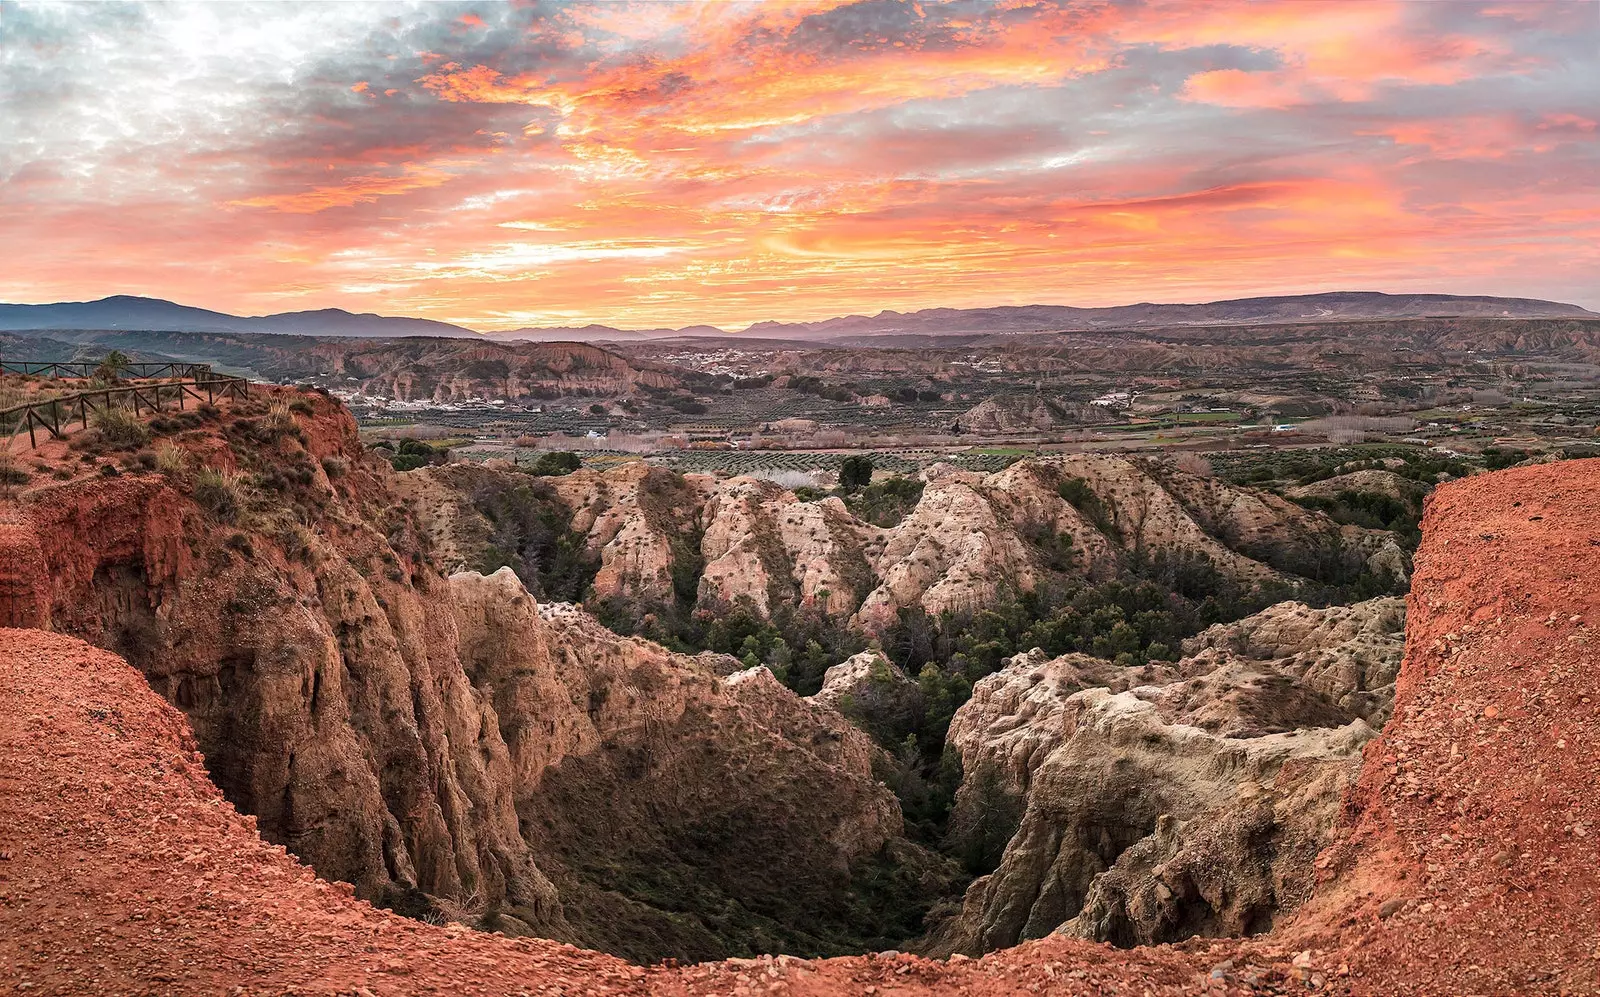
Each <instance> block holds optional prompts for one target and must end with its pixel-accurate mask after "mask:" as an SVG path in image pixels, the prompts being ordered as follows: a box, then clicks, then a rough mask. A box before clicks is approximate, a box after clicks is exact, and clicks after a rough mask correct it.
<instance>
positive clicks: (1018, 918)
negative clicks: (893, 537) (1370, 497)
mask: <svg viewBox="0 0 1600 997" xmlns="http://www.w3.org/2000/svg"><path fill="white" fill-rule="evenodd" d="M1403 628H1404V612H1403V605H1402V604H1401V602H1400V600H1397V599H1375V600H1371V601H1369V602H1365V603H1361V604H1358V605H1356V606H1348V607H1335V608H1332V609H1327V610H1312V609H1309V608H1308V607H1306V606H1304V605H1302V604H1299V603H1283V604H1280V605H1278V606H1273V607H1271V608H1269V609H1267V610H1265V611H1263V612H1261V613H1258V614H1256V615H1255V616H1251V617H1248V618H1246V619H1244V620H1241V621H1238V622H1237V623H1234V624H1228V625H1219V626H1216V627H1212V628H1211V629H1209V630H1207V631H1205V633H1204V634H1202V635H1201V636H1200V637H1197V638H1195V639H1194V640H1192V641H1190V642H1189V643H1188V645H1186V648H1185V650H1186V652H1187V654H1188V656H1186V657H1185V658H1184V659H1183V660H1182V661H1180V662H1178V663H1177V664H1176V665H1174V666H1166V665H1160V664H1152V665H1148V666H1144V667H1142V668H1137V669H1134V668H1119V667H1117V666H1115V665H1113V664H1112V663H1110V662H1107V661H1102V660H1099V659H1096V658H1091V657H1088V656H1085V655H1067V656H1064V657H1061V658H1056V659H1053V660H1047V659H1046V658H1045V656H1044V655H1043V654H1041V653H1039V652H1037V651H1035V652H1033V653H1031V654H1027V655H1019V656H1018V657H1017V658H1015V659H1013V660H1012V661H1011V662H1010V663H1008V665H1007V666H1006V667H1005V668H1004V669H1003V670H1002V671H1000V672H998V673H996V674H994V675H991V676H989V677H988V678H985V679H983V680H981V681H980V682H978V683H977V685H976V687H975V688H974V690H973V697H972V699H971V701H969V702H968V703H967V704H966V705H965V706H963V707H962V708H961V710H959V711H958V712H957V714H956V716H955V718H954V720H952V722H951V725H950V737H949V743H950V744H951V745H952V746H953V747H954V748H955V749H956V750H957V751H959V752H960V754H961V758H962V763H963V771H964V773H965V778H964V780H963V783H962V786H961V789H960V791H959V794H958V797H957V805H956V810H955V812H954V814H953V815H952V819H951V825H952V828H953V831H954V833H956V834H957V835H967V836H977V837H980V838H981V837H989V838H992V837H994V836H996V835H998V836H999V837H1001V838H1008V839H1009V840H1007V841H1006V843H1005V845H1004V851H1003V854H1002V855H1001V857H1000V859H999V862H998V867H997V868H996V869H995V871H994V872H993V873H991V874H989V875H987V876H985V877H983V878H980V879H979V880H977V881H976V882H974V883H973V885H972V886H971V887H970V888H969V890H968V892H967V897H966V901H965V903H964V906H963V910H962V912H961V914H960V915H959V917H957V918H955V919H953V920H952V921H951V922H950V923H948V924H946V925H943V926H941V927H940V928H939V929H938V931H936V933H935V935H934V936H933V939H932V944H933V947H934V949H935V950H936V951H961V952H967V953H969V954H976V953H978V952H982V951H987V950H989V949H992V948H997V947H1004V946H1009V945H1014V944H1016V943H1017V942H1018V941H1020V940H1022V939H1026V938H1037V937H1041V936H1043V935H1045V934H1048V933H1049V932H1051V931H1057V930H1059V931H1064V932H1066V933H1069V934H1075V935H1077V936H1079V937H1083V938H1089V939H1092V940H1096V941H1114V942H1116V943H1118V944H1122V945H1130V944H1153V943H1157V942H1163V941H1173V940H1177V939H1181V938H1184V937H1187V936H1189V935H1193V934H1202V935H1232V934H1247V933H1253V932H1257V931H1263V930H1266V929H1268V928H1270V927H1271V925H1272V924H1273V923H1274V921H1275V919H1277V918H1279V917H1281V916H1282V915H1283V913H1284V912H1287V911H1292V910H1293V909H1294V908H1295V907H1296V906H1297V905H1298V904H1299V903H1300V902H1302V901H1303V900H1304V898H1305V897H1306V895H1307V894H1308V893H1309V889H1310V884H1311V882H1312V874H1313V870H1312V864H1311V863H1312V860H1313V858H1314V857H1315V855H1316V853H1317V851H1318V849H1319V848H1320V847H1321V846H1322V844H1323V843H1324V840H1325V836H1326V834H1327V832H1328V831H1329V829H1330V828H1331V827H1332V825H1333V822H1334V818H1335V816H1336V814H1337V808H1338V801H1339V798H1340V794H1341V793H1342V792H1343V791H1344V790H1345V789H1346V787H1347V785H1348V783H1349V781H1350V780H1351V779H1352V778H1353V777H1354V774H1355V768H1356V764H1357V757H1358V755H1357V753H1358V751H1359V749H1360V747H1361V746H1362V744H1364V743H1365V742H1366V740H1367V739H1368V738H1370V737H1371V736H1372V734H1373V729H1374V728H1373V726H1372V725H1369V723H1368V722H1367V720H1371V721H1372V722H1373V724H1380V723H1381V719H1380V717H1381V716H1382V715H1383V714H1384V713H1385V711H1386V708H1387V703H1388V701H1389V698H1390V696H1391V695H1392V681H1393V675H1394V670H1395V668H1396V667H1397V666H1398V662H1399V656H1400V650H1401V640H1402V636H1401V635H1402V632H1403ZM1363 717H1365V718H1366V719H1363ZM975 844H976V846H977V847H978V849H979V851H980V852H981V851H984V850H986V849H988V848H992V842H984V841H979V842H976V843H975Z"/></svg>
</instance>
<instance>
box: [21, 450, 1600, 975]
mask: <svg viewBox="0 0 1600 997" xmlns="http://www.w3.org/2000/svg"><path fill="white" fill-rule="evenodd" d="M1597 473H1600V470H1597V468H1596V466H1595V464H1594V463H1593V462H1572V463H1566V464H1559V465H1544V466H1538V467H1532V468H1527V469H1520V470H1515V471H1509V472H1502V473H1499V474H1495V475H1492V476H1488V477H1481V478H1475V479H1473V480H1471V481H1467V482H1462V483H1457V484H1451V485H1447V486H1445V487H1443V488H1441V489H1440V490H1439V492H1438V494H1436V495H1435V497H1434V498H1433V500H1432V501H1431V502H1430V503H1429V508H1428V516H1427V521H1426V523H1425V527H1424V541H1423V546H1422V549H1421V551H1420V553H1419V555H1418V558H1417V566H1418V573H1417V577H1416V579H1415V587H1414V593H1413V596H1412V598H1411V600H1410V619H1409V620H1408V629H1409V635H1410V636H1409V640H1408V643H1407V653H1406V656H1405V660H1404V662H1403V664H1402V665H1401V668H1400V673H1399V681H1398V683H1397V686H1396V692H1395V708H1394V719H1393V720H1392V721H1391V722H1390V723H1389V725H1388V726H1387V727H1386V729H1385V730H1384V731H1383V733H1382V734H1381V735H1380V736H1379V737H1378V738H1377V739H1375V740H1373V741H1371V742H1369V743H1368V745H1367V747H1366V748H1365V750H1364V751H1363V752H1362V756H1361V757H1362V761H1361V768H1360V776H1359V779H1358V780H1357V782H1356V786H1355V789H1354V790H1353V791H1351V792H1349V793H1348V794H1347V795H1345V796H1344V798H1343V803H1342V805H1341V807H1340V809H1339V812H1338V815H1337V818H1336V820H1335V825H1334V827H1333V829H1332V832H1331V835H1332V842H1333V843H1332V844H1331V845H1330V846H1328V847H1326V848H1324V849H1323V850H1322V852H1321V854H1320V856H1319V857H1318V858H1317V860H1316V862H1315V870H1316V872H1315V876H1314V885H1313V886H1312V890H1311V895H1310V897H1309V899H1308V901H1307V902H1306V903H1305V904H1304V905H1302V906H1301V908H1300V910H1299V913H1298V914H1297V915H1296V916H1295V917H1294V918H1293V919H1292V920H1290V921H1289V922H1288V923H1286V924H1279V925H1275V926H1274V930H1273V933H1272V934H1270V935H1267V936H1265V937H1263V938H1260V939H1252V940H1244V941H1237V940H1234V941H1218V940H1210V941H1204V940H1202V941H1193V942H1189V943H1186V944H1184V945H1180V946H1162V947H1157V948H1135V949H1132V950H1129V951H1125V952H1121V951H1116V950H1108V949H1106V948H1103V947H1101V946H1098V945H1093V944H1089V943H1086V942H1084V941H1080V940H1076V939H1071V938H1065V937H1061V936H1053V937H1051V938H1048V939H1042V940H1039V941H1030V942H1025V943H1023V944H1021V945H1019V946H1017V947H1015V948H1011V949H1008V950H1005V951H1002V952H998V953H994V954H992V955H989V956H986V957H984V958H983V959H978V960H951V961H950V962H934V961H927V960H922V959H917V958H914V957H911V956H904V955H890V954H887V953H886V954H884V955H882V956H877V957H872V956H855V957H849V958H841V959H831V960H826V961H802V960H792V959H785V958H779V959H772V960H766V959H762V960H741V961H736V962H730V963H713V964H706V965H698V966H689V967H676V966H659V967H652V968H642V967H631V966H628V965H627V964H625V963H623V962H621V961H620V960H616V959H613V958H610V957H606V956H601V955H598V954H594V953H586V952H581V951H578V950H574V949H572V948H569V947H565V946H559V945H556V944H553V943H548V942H539V941H528V940H525V939H505V938H497V937H493V936H488V935H473V934H470V933H464V932H462V931H460V929H458V928H455V927H453V926H447V927H443V928H441V927H435V926H431V925H427V924H422V923H418V922H416V921H409V920H404V919H400V918H396V917H394V916H393V915H389V914H386V913H384V912H381V911H376V910H374V909H372V908H371V907H369V906H367V905H366V904H364V903H361V902H359V901H353V900H351V899H350V898H349V896H348V894H347V892H345V891H344V890H342V889H341V888H339V887H338V886H337V885H330V884H327V883H324V882H321V881H318V880H316V879H314V878H312V876H311V874H310V872H309V871H308V870H307V869H306V868H305V867H303V866H300V865H298V864H297V863H296V862H295V861H294V860H293V859H292V858H290V857H288V856H287V855H285V854H284V853H283V851H282V850H281V849H279V848H276V847H272V846H268V845H266V844H264V843H263V842H262V840H261V839H260V838H259V837H258V836H257V835H256V831H255V822H254V821H253V820H251V819H249V818H244V817H240V816H239V815H238V814H237V813H235V811H234V808H233V807H232V806H231V805H229V804H228V803H227V802H225V801H224V800H223V799H222V797H221V796H220V795H219V794H218V793H217V791H216V789H215V788H214V787H213V786H212V785H211V783H210V782H209V781H208V780H207V779H206V777H205V774H204V770H203V768H202V765H209V764H210V763H211V759H210V758H209V756H201V755H198V754H196V753H195V751H194V748H195V742H194V741H193V740H192V738H191V735H190V734H189V731H188V725H187V723H186V722H185V718H184V716H183V715H182V714H180V713H179V712H178V711H177V710H175V709H173V708H172V707H171V706H169V705H167V704H166V703H164V702H162V701H161V700H160V699H159V698H158V697H156V696H155V695H153V694H152V693H151V692H150V690H149V688H148V686H147V685H146V683H145V681H144V679H143V678H142V677H141V676H140V675H139V673H138V672H136V671H135V670H133V669H132V668H129V667H128V666H127V665H125V664H123V663H122V662H121V661H119V660H118V659H116V658H115V657H114V656H112V655H109V654H107V653H105V652H101V651H96V650H94V649H92V648H89V647H88V646H86V645H84V644H82V643H80V642H77V641H73V640H71V639H68V638H65V637H61V636H56V635H51V634H44V633H39V632H36V631H35V632H24V631H15V630H13V631H5V633H4V637H5V639H4V640H0V679H3V681H0V730H3V732H4V736H3V737H0V793H3V794H4V803H5V807H6V811H7V813H8V814H9V815H11V816H12V818H13V819H11V820H9V821H7V822H5V823H3V824H0V862H3V864H0V876H3V877H4V879H3V880H0V890H3V892H4V897H5V899H4V902H3V903H0V928H3V929H4V930H3V931H0V967H4V972H6V973H7V974H8V975H9V978H10V979H15V980H17V982H18V983H19V984H26V985H27V989H37V990H38V991H39V992H43V993H65V994H79V993H84V994H87V993H98V992H107V987H108V986H109V987H113V988H114V987H123V988H125V989H132V988H131V987H129V984H130V983H133V982H134V981H137V984H136V985H138V986H140V987H142V988H144V989H157V990H160V991H161V992H163V993H169V994H201V993H214V992H217V991H218V990H219V989H223V988H225V986H235V985H237V986H242V987H244V988H245V989H246V990H251V991H254V990H265V989H272V990H277V991H282V990H284V989H300V990H306V991H309V992H329V993H332V992H341V991H342V992H350V991H352V990H355V991H357V992H359V990H360V989H362V988H365V989H366V990H368V991H370V992H372V993H374V994H399V993H402V992H419V991H426V990H429V989H435V988H441V987H444V988H448V989H450V990H451V991H452V992H458V993H467V994H490V993H495V994H500V993H511V992H518V991H519V990H527V991H528V992H532V991H533V990H534V989H537V988H539V987H541V986H543V987H546V988H549V987H551V986H554V987H557V988H568V987H572V986H582V987H584V988H586V989H587V990H588V991H589V992H591V993H594V994H613V993H615V994H624V993H632V994H643V993H652V994H707V995H709V994H727V993H734V992H746V991H750V990H752V989H753V986H754V985H755V984H756V983H757V982H758V981H763V982H762V984H761V985H763V986H765V987H767V988H768V989H769V990H771V991H772V992H777V993H795V994H817V995H834V994H845V993H860V992H865V991H866V990H867V988H872V989H873V990H874V991H878V990H882V991H883V992H893V993H898V994H902V995H905V997H914V995H919V994H924V993H928V994H931V993H950V992H958V991H960V992H966V993H971V994H974V995H979V997H988V995H996V994H1002V993H1015V992H1017V991H1018V990H1023V991H1045V990H1047V991H1048V992H1051V993H1058V994H1067V995H1078V994H1104V993H1109V992H1121V991H1124V990H1127V989H1129V988H1130V987H1131V988H1132V989H1134V990H1135V991H1143V992H1149V993H1151V994H1179V993H1195V992H1206V993H1216V994H1246V993H1263V992H1283V991H1285V990H1288V989H1295V990H1304V989H1307V988H1308V987H1309V988H1310V989H1315V990H1317V991H1319V992H1332V993H1350V994H1380V993H1381V994H1449V993H1511V992H1516V993H1530V994H1532V993H1541V994H1542V993H1548V994H1557V993H1593V992H1596V991H1597V990H1600V976H1597V975H1596V970H1595V966H1594V962H1593V959H1592V955H1593V953H1594V951H1595V948H1596V945H1597V944H1600V929H1597V927H1596V925H1595V922H1594V920H1593V918H1592V917H1590V916H1589V914H1590V912H1592V910H1593V909H1594V905H1595V901H1596V899H1597V897H1600V871H1597V870H1596V867H1595V865H1594V863H1593V862H1592V861H1591V859H1592V854H1593V847H1592V844H1590V841H1591V839H1592V835H1593V834H1594V833H1595V828H1596V827H1597V823H1600V807H1597V803H1596V800H1595V798H1594V795H1593V793H1592V792H1590V784H1591V782H1592V778H1591V777H1592V770H1593V767H1594V765H1595V764H1596V763H1597V760H1596V759H1595V758H1594V757H1593V750H1592V745H1593V743H1594V740H1595V733H1596V731H1597V730H1600V715H1597V714H1600V707H1597V706H1596V702H1597V700H1600V696H1597V695H1596V690H1595V682H1594V675H1595V674H1596V667H1597V665H1600V661H1597V660H1596V652H1595V646H1596V645H1595V643H1594V642H1593V641H1592V640H1591V639H1590V630H1589V625H1588V623H1589V621H1590V620H1592V619H1594V618H1596V614H1600V590H1597V589H1596V587H1595V586H1594V584H1593V579H1592V578H1591V577H1590V574H1589V571H1588V567H1589V564H1590V562H1591V561H1592V557H1591V556H1590V554H1589V553H1588V551H1589V550H1590V549H1591V547H1592V543H1593V538H1592V536H1591V533H1592V530H1591V529H1590V526H1591V524H1592V523H1593V522H1594V521H1595V519H1596V518H1597V516H1600V504H1597V502H1596V500H1595V499H1594V496H1595V494H1596V490H1595V489H1594V487H1593V485H1594V483H1595V475H1596V474H1597ZM8 563H10V562H8ZM1508 583H1511V584H1508ZM63 831H66V832H67V833H63ZM1141 875H1145V876H1154V877H1155V878H1154V879H1153V880H1149V879H1147V880H1144V882H1146V883H1148V884H1150V885H1149V888H1150V889H1152V890H1159V888H1160V887H1161V886H1162V884H1163V883H1164V882H1165V880H1164V879H1162V878H1161V877H1163V876H1166V875H1168V873H1167V872H1165V871H1163V869H1161V868H1159V867H1158V868H1156V869H1155V870H1153V871H1152V872H1149V873H1142V874H1141ZM198 884H204V888H203V889H199V888H197V885H198ZM218 911H223V912H226V916H222V917H219V916H217V912H218ZM1513 927H1514V930H1513Z"/></svg>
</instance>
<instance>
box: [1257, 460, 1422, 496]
mask: <svg viewBox="0 0 1600 997" xmlns="http://www.w3.org/2000/svg"><path fill="white" fill-rule="evenodd" d="M1402 463H1403V462H1402ZM1421 490H1422V486H1421V485H1420V484H1419V483H1417V482H1415V481H1412V480H1411V479H1410V478H1403V477H1401V476H1400V475H1398V474H1395V473H1394V472H1393V471H1379V470H1375V469H1371V468H1367V469H1363V470H1360V471H1351V472H1349V473H1348V474H1336V475H1334V476H1333V477H1331V478H1324V479H1322V480H1321V481H1313V482H1312V483H1311V484H1309V485H1298V486H1296V487H1294V488H1290V489H1288V490H1287V491H1285V492H1284V494H1285V495H1287V496H1288V497H1289V498H1333V497H1334V496H1335V495H1338V494H1339V493H1340V492H1368V493H1371V494H1374V495H1387V496H1389V497H1390V498H1394V499H1401V500H1405V501H1410V500H1412V499H1413V498H1415V497H1416V495H1417V494H1418V493H1419V492H1420V491H1421Z"/></svg>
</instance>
